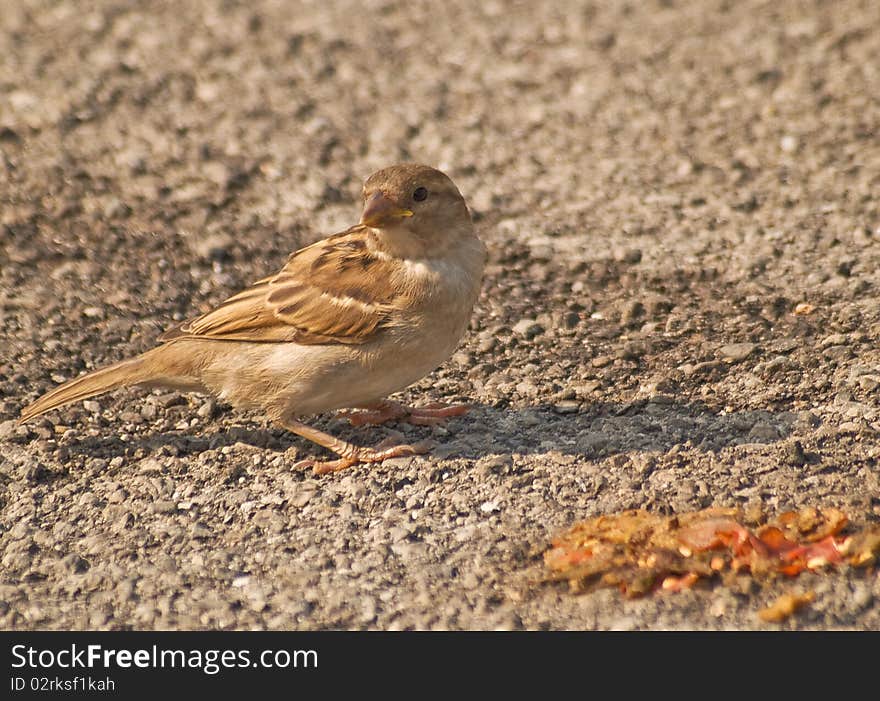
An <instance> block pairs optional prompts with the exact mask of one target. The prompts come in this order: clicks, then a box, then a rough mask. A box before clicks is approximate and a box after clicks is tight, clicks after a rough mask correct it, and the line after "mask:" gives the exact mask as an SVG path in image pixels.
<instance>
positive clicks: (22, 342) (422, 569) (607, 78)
mask: <svg viewBox="0 0 880 701" xmlns="http://www.w3.org/2000/svg"><path fill="white" fill-rule="evenodd" d="M0 56H2V60H0V150H2V156H3V160H2V167H0V205H2V212H0V215H2V222H0V226H2V228H0V241H2V249H0V482H2V485H3V486H2V491H0V504H2V515H0V626H2V627H3V628H6V629H31V628H50V629H68V628H73V629H104V628H111V629H116V628H137V629H155V628H162V629H177V628H185V629H190V628H244V629H250V628H255V629H261V628H273V629H274V628H282V629H291V628H296V629H319V628H377V629H402V628H403V629H405V628H419V629H422V628H452V629H462V628H464V629H485V628H513V629H516V628H526V629H537V628H550V629H563V628H565V629H570V628H574V629H580V628H599V629H609V628H613V629H621V628H623V629H631V628H698V629H704V628H776V627H779V624H770V623H763V622H761V620H760V619H759V618H758V616H757V611H758V610H759V609H760V608H761V607H762V606H766V605H767V604H768V603H770V602H772V601H773V600H774V599H775V598H776V597H777V596H778V595H779V594H781V593H783V592H787V591H790V590H792V589H796V590H812V591H814V592H815V600H814V601H813V603H812V604H811V605H810V606H808V607H806V608H805V609H804V610H802V611H801V612H799V613H798V614H796V615H795V616H793V617H792V618H790V619H788V620H787V621H786V622H784V623H782V624H781V626H782V627H783V628H806V629H831V628H856V629H876V628H878V627H880V581H878V578H877V576H876V573H874V572H872V571H867V572H866V571H863V570H855V569H845V570H842V571H836V572H831V573H823V574H816V575H803V576H802V577H800V578H799V579H798V580H797V581H796V582H793V583H790V582H779V583H778V584H776V585H773V586H769V587H759V586H757V585H755V584H753V583H752V582H751V581H750V580H749V579H748V578H747V577H742V578H741V579H740V580H739V583H738V585H737V586H722V585H718V586H714V587H708V586H707V587H697V588H696V589H694V590H691V591H686V592H684V593H680V594H674V595H671V594H667V595H663V594H660V595H656V596H650V597H648V598H645V599H641V600H636V601H625V600H623V599H621V597H620V596H619V595H618V594H617V593H616V592H614V591H609V590H605V591H600V592H597V593H593V594H587V595H583V596H573V595H571V594H570V593H569V592H568V591H567V588H566V587H565V586H564V585H560V584H540V583H538V582H537V580H539V579H540V577H541V576H542V573H543V569H542V561H541V554H542V552H543V551H544V550H545V549H546V548H547V546H548V543H549V542H550V539H551V538H552V536H553V535H554V534H555V533H557V532H559V531H560V530H562V529H564V528H566V527H567V526H570V525H571V524H573V523H574V522H576V521H577V520H579V519H583V518H587V517H594V516H597V515H599V514H603V513H611V512H616V511H619V510H621V509H628V508H636V507H642V508H647V509H650V510H652V511H658V512H661V513H670V514H671V513H675V512H680V511H686V510H693V509H699V508H703V507H706V506H710V505H718V506H734V505H743V506H749V505H755V504H756V503H760V504H762V505H763V506H764V507H765V508H766V509H767V510H769V511H774V510H782V509H787V508H797V507H802V506H811V505H812V506H822V505H833V506H837V507H839V508H843V509H845V510H847V511H849V512H850V513H851V514H852V515H853V516H854V517H855V518H856V519H857V520H861V521H862V522H865V523H870V522H872V521H876V520H877V519H878V518H880V480H878V456H880V442H878V435H880V346H878V339H880V309H878V304H877V290H878V285H880V146H878V124H880V99H878V90H877V86H878V85H880V4H878V3H877V2H875V1H874V0H864V1H862V2H858V1H855V0H837V1H835V2H818V1H814V2H791V1H786V0H783V1H782V2H777V1H775V0H774V1H772V2H770V1H766V2H765V1H757V0H753V1H740V2H730V1H729V0H723V1H710V0H706V1H702V2H680V1H676V0H664V1H653V0H652V1H649V2H587V3H574V2H572V3H547V4H536V3H532V2H522V3H506V2H485V3H476V2H473V3H472V2H464V1H462V2H449V3H431V2H422V1H420V0H416V1H415V2H414V1H412V0H410V1H409V2H392V1H384V0H380V1H377V2H366V3H362V2H358V3H355V2H344V1H339V0H335V1H332V2H328V1H327V0H320V1H319V2H296V3H290V2H283V1H282V0H276V1H275V2H271V1H269V0H264V1H259V0H258V1H256V2H254V1H251V0H248V1H247V2H243V1H242V2H236V1H234V0H229V1H226V2H220V1H218V2H186V3H179V2H172V1H171V0H168V1H166V2H160V1H153V2H149V1H147V2H139V3H129V2H122V1H116V2H114V1H110V0H106V1H99V2H74V0H69V1H67V2H54V1H53V2H49V1H48V0H47V1H44V2H42V1H39V0H18V1H17V2H13V3H7V5H6V6H4V9H3V13H2V16H0ZM401 160H416V161H422V162H426V163H430V164H433V165H436V166H439V167H440V168H442V169H444V170H446V171H447V172H448V173H449V174H450V175H451V176H452V177H453V179H454V180H455V181H456V183H457V184H458V185H459V187H460V189H461V190H462V192H463V193H464V194H465V196H466V198H467V199H468V202H469V203H470V205H471V207H472V209H473V211H474V215H475V219H476V221H477V226H478V227H479V231H480V233H481V235H482V237H483V238H484V240H485V241H486V242H487V245H488V247H489V250H490V261H489V265H488V268H487V273H486V279H485V283H484V288H483V295H482V297H481V300H480V302H479V303H478V307H477V309H476V311H475V314H474V318H473V323H472V326H471V329H470V331H469V333H468V335H467V337H466V339H465V340H464V342H463V344H462V346H461V348H460V349H459V351H458V352H457V353H456V354H455V355H454V357H453V358H452V359H451V360H450V361H449V362H447V363H446V364H445V365H444V366H443V367H442V368H440V369H439V370H438V371H437V372H435V373H434V374H433V375H431V376H429V377H427V378H425V379H424V380H423V381H421V382H420V383H418V384H417V385H415V386H413V387H412V388H411V390H410V391H408V392H406V393H405V395H404V398H405V399H410V400H413V401H414V402H416V403H427V402H430V401H472V402H474V403H475V405H476V408H475V409H474V411H473V412H472V413H471V414H470V415H468V416H466V417H463V418H458V419H454V420H452V421H450V422H449V423H448V425H447V426H446V427H445V428H440V429H434V430H432V429H426V428H416V427H410V426H403V425H400V426H394V427H392V428H393V429H395V430H398V431H400V432H402V433H403V434H404V435H405V436H406V437H407V438H408V439H411V440H415V439H419V438H423V437H427V436H430V435H432V434H433V437H434V438H435V439H436V440H438V441H439V443H440V446H439V448H437V449H436V450H435V451H434V452H433V454H431V455H426V456H422V457H417V458H414V459H410V458H406V459H395V460H388V461H386V462H385V463H383V464H381V465H376V466H367V467H357V468H352V469H349V470H347V471H345V472H342V473H340V474H338V475H332V476H328V477H322V478H316V477H314V476H313V475H312V474H311V473H310V472H308V471H297V470H292V469H291V466H292V465H293V464H294V463H295V462H296V460H297V459H300V458H302V457H306V456H312V455H315V454H316V451H317V450H318V449H316V447H315V446H313V445H311V444H309V443H307V442H305V441H303V440H300V439H299V438H297V437H294V436H292V435H289V434H287V433H285V432H284V431H282V430H279V429H277V428H274V427H272V426H268V425H266V424H265V423H263V422H262V420H261V419H260V417H259V416H247V415H242V414H240V413H237V412H232V411H231V410H229V409H227V408H225V407H224V406H222V405H218V404H216V403H215V402H213V401H211V400H208V399H207V398H205V397H199V396H196V395H180V394H168V393H165V394H163V393H150V392H147V391H143V390H136V389H132V390H125V391H119V392H116V393H113V394H111V395H107V396H105V397H102V398H100V399H98V400H95V401H91V402H85V403H79V404H76V405H73V406H71V407H68V408H66V409H63V410H60V411H55V412H52V413H51V414H50V415H48V416H47V417H44V418H43V419H41V420H40V421H38V422H36V423H34V424H33V425H28V426H26V427H18V426H16V424H15V423H14V421H13V419H14V418H15V417H16V416H17V415H18V411H19V410H20V408H21V407H22V406H23V405H24V404H25V403H27V402H28V401H30V400H32V399H34V398H35V397H36V396H37V395H38V394H40V393H42V392H43V391H45V390H48V389H49V388H51V387H53V386H55V385H56V384H57V383H58V382H59V381H61V380H63V379H66V378H71V377H73V376H76V375H77V374H79V373H81V372H83V371H84V370H87V369H90V368H93V367H97V366H99V365H102V364H105V363H108V362H110V361H114V360H118V359H120V358H122V357H124V356H126V355H130V354H133V353H134V352H136V351H141V350H145V349H147V348H149V347H151V345H152V344H153V343H154V341H155V338H156V337H157V335H158V334H159V333H160V332H161V331H162V330H164V329H165V328H167V327H169V326H170V325H172V324H173V322H174V321H175V320H181V319H183V318H186V317H189V316H191V315H193V314H194V313H196V312H198V311H202V310H204V309H206V308H208V307H209V306H210V305H212V304H215V303H217V302H219V301H221V300H222V299H223V298H224V297H225V296H227V295H229V294H231V293H233V292H235V291H237V290H238V289H240V288H241V287H242V286H244V285H245V284H247V283H249V282H251V281H253V280H255V279H257V278H259V277H262V276H264V275H266V274H268V273H270V272H273V271H274V270H276V269H277V268H278V267H280V265H281V264H282V263H283V261H284V259H285V257H286V256H287V254H288V253H289V252H290V251H292V250H294V249H295V248H297V247H299V246H301V245H304V244H306V243H309V242H312V241H314V240H316V239H317V238H320V237H322V236H325V235H328V234H330V233H333V232H335V231H338V230H340V229H342V228H343V227H345V226H347V225H350V224H352V223H354V222H355V221H356V218H357V216H358V213H359V203H358V200H357V197H358V194H359V190H360V185H361V182H362V181H363V179H364V178H365V177H366V176H367V175H368V174H369V173H371V172H372V171H374V170H376V169H378V168H380V167H383V166H385V165H388V164H390V163H392V162H397V161H401ZM316 425H318V426H320V427H322V428H325V429H327V430H331V431H333V432H336V433H338V434H339V435H341V436H344V437H346V438H350V439H352V440H356V441H357V442H360V443H364V444H366V443H368V442H376V441H378V440H381V439H382V438H383V437H385V436H386V435H388V430H389V429H388V428H375V429H354V428H352V427H349V426H348V425H347V424H345V423H344V422H342V421H340V420H337V419H334V418H332V417H329V416H324V417H321V418H320V419H319V420H318V421H317V423H316Z"/></svg>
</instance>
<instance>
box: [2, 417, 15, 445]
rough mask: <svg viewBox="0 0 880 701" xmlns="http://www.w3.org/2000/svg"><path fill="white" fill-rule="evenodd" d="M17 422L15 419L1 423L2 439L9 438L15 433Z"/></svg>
mask: <svg viewBox="0 0 880 701" xmlns="http://www.w3.org/2000/svg"><path fill="white" fill-rule="evenodd" d="M15 429H16V422H15V421H14V420H10V421H3V422H2V423H0V441H5V440H8V439H9V438H12V436H13V435H15Z"/></svg>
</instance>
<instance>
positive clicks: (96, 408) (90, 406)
mask: <svg viewBox="0 0 880 701" xmlns="http://www.w3.org/2000/svg"><path fill="white" fill-rule="evenodd" d="M83 409H85V410H86V411H87V412H89V413H90V414H97V413H99V412H100V411H101V405H100V404H99V403H98V402H96V401H95V400H94V399H86V400H85V401H84V402H83Z"/></svg>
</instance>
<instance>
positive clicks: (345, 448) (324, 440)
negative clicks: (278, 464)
mask: <svg viewBox="0 0 880 701" xmlns="http://www.w3.org/2000/svg"><path fill="white" fill-rule="evenodd" d="M281 425H282V426H284V428H286V429H287V430H288V431H293V433H296V434H297V435H299V436H302V437H303V438H307V439H308V440H310V441H312V442H313V443H317V444H318V445H320V446H323V447H324V448H327V450H332V451H333V452H334V453H336V454H337V455H339V456H340V458H339V459H338V460H329V461H326V462H320V461H318V460H310V459H307V460H300V461H299V462H298V463H296V465H294V467H295V468H297V467H312V468H314V470H315V474H318V475H324V474H327V473H328V472H338V471H339V470H344V469H345V468H346V467H350V466H351V465H356V464H357V463H359V462H382V461H383V460H386V459H387V458H399V457H403V456H406V455H421V454H422V453H427V452H428V450H429V449H430V448H431V445H432V444H431V442H430V441H419V442H418V443H415V444H413V445H409V444H398V445H387V441H383V442H382V443H380V444H379V445H377V446H376V447H375V448H364V447H361V446H357V445H354V444H353V443H348V442H346V441H343V440H341V439H339V438H335V437H334V436H331V435H330V434H329V433H324V431H319V430H318V429H317V428H313V427H311V426H307V425H306V424H304V423H301V422H299V421H297V420H295V419H290V418H288V419H285V420H283V421H282V422H281Z"/></svg>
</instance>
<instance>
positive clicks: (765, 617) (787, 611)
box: [758, 591, 816, 623]
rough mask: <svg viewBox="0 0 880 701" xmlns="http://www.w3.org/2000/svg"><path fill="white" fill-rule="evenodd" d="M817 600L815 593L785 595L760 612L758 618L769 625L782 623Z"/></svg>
mask: <svg viewBox="0 0 880 701" xmlns="http://www.w3.org/2000/svg"><path fill="white" fill-rule="evenodd" d="M815 598H816V594H815V592H812V591H808V592H807V593H805V594H783V595H782V596H780V597H779V598H778V599H776V601H774V602H773V603H772V604H771V605H770V606H768V607H767V608H765V609H761V610H760V611H758V616H759V618H760V619H761V620H762V621H766V622H767V623H781V622H782V621H784V620H786V619H787V618H789V617H790V616H792V615H793V614H795V613H797V611H798V610H800V609H802V608H803V607H804V606H806V605H808V604H810V603H812V601H813V599H815Z"/></svg>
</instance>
